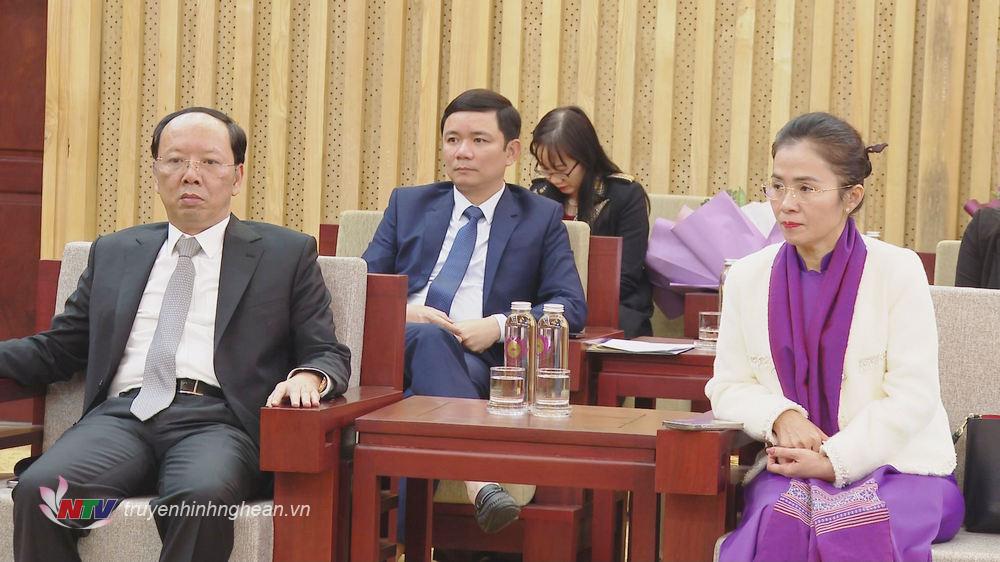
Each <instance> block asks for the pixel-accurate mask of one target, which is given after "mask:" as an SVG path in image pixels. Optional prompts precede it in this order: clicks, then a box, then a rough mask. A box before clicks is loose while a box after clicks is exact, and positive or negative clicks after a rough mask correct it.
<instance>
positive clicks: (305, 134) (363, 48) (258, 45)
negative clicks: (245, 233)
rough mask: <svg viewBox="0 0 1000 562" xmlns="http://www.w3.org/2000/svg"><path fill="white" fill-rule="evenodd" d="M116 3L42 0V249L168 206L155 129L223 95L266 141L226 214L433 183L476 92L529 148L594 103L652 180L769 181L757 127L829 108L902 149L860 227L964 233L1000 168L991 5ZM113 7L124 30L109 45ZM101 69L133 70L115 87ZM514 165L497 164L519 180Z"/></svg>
mask: <svg viewBox="0 0 1000 562" xmlns="http://www.w3.org/2000/svg"><path fill="white" fill-rule="evenodd" d="M105 1H107V2H108V3H109V5H110V4H111V0H80V1H75V2H60V3H54V4H53V8H52V9H50V10H49V39H48V40H49V52H48V61H47V63H48V64H47V71H46V73H47V86H46V93H45V95H46V107H47V114H46V137H45V139H46V140H45V149H46V153H45V162H44V167H43V184H44V192H43V232H42V255H43V257H47V258H50V257H58V256H59V255H60V254H61V249H62V246H63V244H64V243H65V242H66V241H68V240H73V239H80V238H93V237H94V236H96V235H97V234H100V233H104V232H109V231H112V230H115V229H119V228H124V227H126V226H129V225H131V224H135V223H140V222H149V221H153V220H160V219H163V218H164V216H165V213H164V211H163V208H162V205H160V204H159V202H158V201H157V202H156V204H154V205H149V204H148V203H149V201H150V199H149V198H150V195H149V193H148V192H147V193H144V192H142V191H141V189H142V186H143V185H145V186H146V189H148V186H149V185H151V183H150V182H149V180H148V177H147V175H148V174H149V173H150V171H149V167H148V162H149V159H148V154H147V152H146V150H147V149H146V147H147V146H148V142H149V136H150V134H151V133H152V130H151V126H152V124H155V121H156V119H158V118H159V117H160V116H162V115H163V114H165V113H167V112H169V111H173V110H175V109H177V108H178V105H179V104H181V103H182V101H181V100H182V99H183V100H184V103H199V104H214V105H218V106H220V107H225V108H229V110H230V111H231V112H232V115H233V117H234V118H235V119H236V120H237V122H239V123H241V124H242V125H243V126H244V128H246V129H247V132H248V135H249V137H250V138H251V139H253V140H255V141H256V142H252V143H251V145H250V146H249V148H248V151H247V152H248V156H247V173H246V175H245V177H246V184H245V186H244V189H243V192H242V193H241V194H240V195H239V196H238V197H237V198H236V199H235V200H234V204H233V207H234V211H235V212H236V214H237V216H240V217H245V218H250V219H255V220H267V221H271V222H277V223H285V224H291V225H295V226H296V227H299V228H301V229H303V230H304V231H306V232H309V233H312V234H316V233H317V232H318V228H319V224H321V223H326V222H336V220H337V217H338V216H339V213H340V212H341V211H343V210H346V209H358V208H380V207H382V206H383V205H384V204H385V201H386V198H387V197H388V194H389V192H390V190H391V189H392V187H393V186H395V185H405V184H416V183H426V182H429V181H433V180H435V179H442V168H441V166H440V155H439V139H438V136H439V135H438V120H439V118H440V111H441V108H443V107H444V105H445V104H447V102H448V101H449V100H450V99H451V98H452V97H453V96H454V95H456V94H457V93H459V92H461V91H462V90H464V89H466V88H469V87H478V86H485V87H491V88H493V89H496V90H498V91H500V92H501V93H503V94H504V95H506V96H507V97H509V98H510V99H511V100H513V101H514V102H515V104H517V105H518V106H519V107H523V108H529V109H528V111H526V112H524V113H523V115H522V118H523V127H522V131H523V134H522V141H525V142H526V141H528V140H530V132H531V130H532V129H533V128H534V125H535V123H536V122H537V119H538V118H539V117H540V116H541V115H542V114H544V113H545V112H547V111H548V110H549V109H551V108H552V107H554V106H557V105H566V104H577V105H580V106H582V107H583V108H584V109H585V110H586V111H587V112H588V113H590V114H591V116H592V118H593V120H594V122H595V123H596V124H597V125H598V132H599V134H600V136H601V138H602V139H605V140H606V141H607V142H608V143H609V145H608V146H607V147H606V149H607V150H608V152H609V153H610V154H611V155H612V156H613V159H614V160H615V161H616V162H617V163H618V164H619V165H620V166H622V167H623V168H624V169H625V170H626V171H628V172H633V173H636V174H638V179H639V181H641V182H642V183H643V185H645V186H646V187H647V189H648V190H649V191H650V192H654V193H691V194H704V195H712V194H714V193H716V192H718V191H719V190H721V189H727V188H746V189H748V190H749V191H750V194H751V197H752V198H759V195H758V194H757V193H756V191H757V190H756V189H755V186H754V185H750V184H751V183H755V182H757V181H759V180H760V178H762V177H763V176H765V175H766V174H767V173H768V170H766V169H761V168H764V167H765V166H766V162H768V161H769V155H768V151H769V148H770V146H769V141H770V139H766V138H765V135H767V134H770V135H773V133H774V132H776V131H777V129H778V128H780V127H781V126H782V125H783V124H784V123H785V122H786V121H787V119H788V118H790V117H791V116H793V114H794V112H798V111H803V110H806V109H808V110H817V111H820V110H834V109H835V110H837V111H838V112H840V113H841V114H842V116H843V117H845V118H847V119H849V120H850V121H851V122H852V123H853V124H854V125H855V126H856V127H857V128H858V129H859V130H860V131H862V133H864V134H866V138H865V141H866V142H868V143H875V142H888V143H889V145H890V148H889V149H888V151H887V152H885V153H883V154H882V155H878V156H873V159H879V160H878V161H877V167H878V168H879V169H880V170H884V173H881V172H880V173H879V174H878V175H877V176H875V177H874V179H873V181H872V182H870V184H869V186H868V187H869V193H870V194H872V195H873V197H871V198H869V199H868V201H867V202H866V205H869V206H875V208H874V209H869V211H868V212H867V213H866V219H867V221H866V224H865V227H866V228H867V229H870V230H882V231H883V237H884V238H885V239H887V240H889V241H891V242H894V243H898V244H905V245H908V246H910V247H913V248H916V249H920V250H932V249H933V248H934V245H935V244H936V242H937V241H938V240H940V239H946V238H957V237H958V236H960V235H961V228H962V227H963V225H964V224H966V222H967V220H966V217H965V216H964V214H963V211H962V210H961V204H962V203H963V202H964V201H965V200H966V199H967V198H969V197H976V198H978V199H980V200H983V199H988V198H990V197H991V196H992V193H993V189H994V188H995V186H996V185H997V184H998V183H1000V172H998V170H997V169H996V167H995V165H994V162H995V161H996V156H995V155H996V154H997V153H998V152H1000V146H998V144H1000V141H998V137H1000V135H998V131H997V125H996V122H997V119H998V118H1000V101H998V100H1000V97H998V96H997V95H996V89H997V86H998V80H997V67H998V60H997V53H998V50H1000V44H998V37H997V28H998V26H1000V0H977V1H976V2H975V3H973V0H919V1H918V0H894V1H893V2H884V1H875V0H872V1H870V2H869V1H867V0H866V1H863V2H862V1H858V2H854V3H851V4H850V5H849V6H847V7H844V6H840V7H838V5H837V4H836V3H835V2H827V1H819V0H735V1H730V0H714V1H713V0H476V1H466V0H344V1H342V2H327V1H325V0H229V1H228V2H222V1H221V0H136V1H135V2H131V1H129V2H124V3H120V4H121V5H120V7H116V8H115V9H114V10H112V9H110V8H109V10H108V13H107V14H105V11H104V2H105ZM115 6H118V4H115ZM303 14H305V17H308V21H307V22H302V21H296V18H301V17H303ZM109 18H110V19H109ZM154 18H155V21H149V20H153V19H154ZM920 18H923V21H921V19H920ZM103 20H107V21H103ZM70 22H72V25H71V24H70ZM80 22H86V23H87V25H83V24H82V23H80ZM265 23H266V26H265V27H260V28H258V26H261V25H263V24H265ZM109 25H117V26H121V29H120V30H115V31H116V35H117V32H118V31H120V38H121V39H120V45H118V46H117V47H116V48H113V49H108V48H105V49H104V50H103V51H102V50H101V44H102V37H101V34H102V29H108V26H109ZM192 25H193V26H194V27H191V26H192ZM185 26H187V27H185ZM255 28H256V33H267V34H268V36H267V37H256V36H255ZM111 29H114V28H113V27H112V28H111ZM186 29H194V30H196V33H194V35H193V37H190V38H188V37H186V36H185V35H184V32H185V30H186ZM295 30H307V31H295ZM296 33H298V34H299V35H296ZM303 33H307V34H308V38H307V39H304V40H301V41H291V38H292V37H303V35H302V34H303ZM535 34H537V36H535ZM845 34H846V35H845ZM529 45H530V46H531V47H530V48H531V49H532V50H530V51H528V50H526V49H527V48H528V47H527V46H529ZM935 45H947V46H948V48H947V49H945V48H932V46H935ZM647 46H648V47H647ZM802 46H805V48H806V49H809V51H808V52H807V53H804V54H803V52H802V51H800V50H798V49H800V47H802ZM185 48H194V49H196V52H195V53H186V52H185V51H183V50H182V49H185ZM691 48H693V49H694V52H693V53H692V52H690V51H687V49H691ZM536 49H537V50H536ZM373 50H374V51H375V52H372V51H373ZM144 53H154V55H152V56H151V55H149V54H146V55H144ZM182 55H186V56H182ZM647 56H648V57H650V60H646V58H645V57H647ZM102 57H104V59H105V60H102ZM108 57H112V58H113V60H108ZM191 61H193V62H191ZM183 64H193V65H194V68H193V69H190V68H188V69H185V70H186V72H181V69H180V67H181V66H182V65H183ZM102 65H103V68H114V69H116V70H117V71H118V73H119V75H120V79H119V80H117V81H113V82H110V83H111V84H113V85H114V86H113V87H112V88H109V89H107V90H106V91H104V92H102V90H101V89H100V86H99V85H100V83H101V71H102V70H101V69H102ZM299 65H301V66H299ZM302 68H304V69H305V70H304V71H301V70H297V69H302ZM566 69H570V71H566ZM647 72H652V76H648V75H646V73H647ZM220 73H221V74H220ZM880 73H884V74H880ZM293 76H297V77H300V78H299V79H302V80H305V81H306V84H304V85H296V86H295V87H292V86H291V84H290V80H292V79H293ZM190 77H193V79H194V80H195V82H196V83H195V84H185V83H184V80H187V79H192V78H190ZM803 77H804V81H803V79H802V78H803ZM720 84H723V85H724V86H721V88H724V89H723V90H721V91H723V94H722V95H721V97H720V95H719V91H720ZM220 85H225V87H220ZM182 91H183V92H186V93H185V94H184V97H183V98H182V94H181V92H182ZM886 91H888V92H889V94H888V95H885V92H886ZM102 93H103V95H109V96H114V99H109V100H101V99H100V96H101V95H102ZM912 100H916V101H915V102H914V101H912ZM102 106H107V107H113V108H115V110H116V112H115V116H114V118H108V119H103V118H102V116H101V115H100V111H101V109H100V108H101V107H102ZM151 114H153V115H155V119H152V120H151V118H150V115H151ZM303 114H304V115H306V116H307V118H306V119H302V118H301V116H302V115H303ZM869 133H870V135H878V138H868V136H870V135H869ZM414 138H415V139H417V140H416V141H415V142H414V141H413V140H411V139H414ZM99 139H102V140H100V141H99ZM301 139H304V141H303V142H299V141H300V140H301ZM765 141H766V142H765ZM99 142H100V143H101V147H102V148H101V151H102V154H103V153H107V147H108V143H115V144H114V145H112V151H111V152H110V154H111V155H112V156H114V155H115V154H116V153H115V152H114V147H117V157H116V158H112V160H111V162H112V164H111V165H110V168H108V169H110V170H112V171H113V172H112V173H110V174H104V175H101V176H98V173H97V170H98V165H97V164H98V162H97V161H98V152H97V146H98V143H99ZM298 151H301V153H298ZM255 155H259V160H260V163H261V166H263V168H261V169H258V170H257V173H251V172H252V169H253V168H254V166H255V162H254V159H255V158H254V156H255ZM525 164H528V165H530V163H529V162H527V161H526V160H525V161H522V163H521V165H520V166H515V167H512V169H511V171H510V173H509V174H508V179H510V180H512V181H518V180H520V182H521V183H524V182H525V181H527V178H525V177H520V176H519V174H520V173H522V172H524V171H525V170H527V169H530V168H528V167H526V166H525ZM297 165H302V166H304V167H305V169H304V170H297V169H295V168H293V166H297ZM109 192H110V193H111V194H112V196H114V199H113V200H111V201H113V204H112V205H103V204H102V205H100V206H98V205H97V204H96V201H97V198H98V194H99V193H100V194H106V193H109ZM103 196H104V195H102V197H103ZM154 199H155V198H154ZM300 199H301V205H300V204H299V200H300ZM251 201H253V202H254V204H253V205H251V204H250V202H251ZM942 217H943V218H944V220H942Z"/></svg>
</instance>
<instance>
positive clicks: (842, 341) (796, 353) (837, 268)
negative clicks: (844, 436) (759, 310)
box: [767, 218, 868, 436]
mask: <svg viewBox="0 0 1000 562" xmlns="http://www.w3.org/2000/svg"><path fill="white" fill-rule="evenodd" d="M867 254H868V250H867V248H865V242H864V239H863V238H862V237H861V233H860V232H858V229H857V228H856V227H855V226H854V219H851V218H848V219H847V226H845V227H844V232H843V233H842V234H841V235H840V239H839V240H837V245H836V246H835V247H834V249H833V253H832V254H831V256H830V261H829V265H828V266H827V269H826V271H825V272H824V274H823V280H822V284H821V285H820V290H819V295H818V297H819V298H817V299H815V300H813V301H812V302H810V303H808V306H811V307H812V310H811V311H810V312H811V314H810V315H809V317H810V322H809V325H808V326H807V325H806V321H805V318H806V316H805V314H804V310H803V307H804V306H805V303H803V298H802V285H801V279H800V275H801V270H800V265H799V257H798V253H797V251H796V249H795V246H792V245H791V244H789V243H787V242H786V243H785V244H784V245H782V247H781V249H779V250H778V255H777V257H776V258H775V260H774V265H773V266H772V268H771V288H770V291H769V294H768V298H767V305H768V306H767V325H768V330H769V331H770V343H771V357H772V358H773V359H774V367H775V370H777V372H778V380H779V381H780V382H781V391H782V392H783V393H784V395H785V397H786V398H788V399H789V400H794V401H795V402H797V403H798V404H800V405H801V406H802V407H804V408H805V409H806V410H807V411H808V412H809V420H810V421H811V422H813V423H814V424H816V425H817V426H818V427H819V428H820V429H821V430H823V432H824V433H826V434H827V435H830V436H832V435H834V434H835V433H837V432H838V431H839V430H840V424H839V423H837V414H838V412H839V411H840V385H841V381H842V377H843V372H844V354H845V353H846V352H847V338H848V335H849V334H850V332H851V320H852V318H853V316H854V303H855V301H856V300H857V297H858V285H859V284H860V283H861V273H862V272H863V271H864V268H865V256H866V255H867Z"/></svg>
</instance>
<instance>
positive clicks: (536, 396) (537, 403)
mask: <svg viewBox="0 0 1000 562" xmlns="http://www.w3.org/2000/svg"><path fill="white" fill-rule="evenodd" d="M542 311H543V312H544V314H542V317H541V318H539V319H538V330H537V331H538V339H537V341H536V342H535V345H536V348H535V349H536V352H537V353H536V354H537V356H538V360H537V369H538V370H537V374H536V375H535V383H534V389H533V391H532V392H533V394H532V400H531V413H532V414H534V415H537V416H549V417H563V416H568V415H569V413H570V405H569V322H567V321H566V317H565V316H563V305H561V304H546V305H544V306H543V307H542Z"/></svg>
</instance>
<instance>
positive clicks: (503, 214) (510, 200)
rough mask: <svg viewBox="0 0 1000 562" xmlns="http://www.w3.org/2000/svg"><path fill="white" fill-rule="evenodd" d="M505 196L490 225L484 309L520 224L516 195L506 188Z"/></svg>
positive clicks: (484, 285) (501, 197) (484, 286)
mask: <svg viewBox="0 0 1000 562" xmlns="http://www.w3.org/2000/svg"><path fill="white" fill-rule="evenodd" d="M504 187H505V189H504V192H503V195H501V196H500V201H497V208H496V211H494V213H493V224H492V225H490V241H489V244H488V245H487V247H486V277H485V278H484V280H483V307H484V309H485V306H486V301H487V299H488V298H489V296H490V291H491V290H492V289H493V280H494V279H495V278H496V273H497V267H499V265H500V258H501V257H502V256H503V252H504V250H505V249H506V248H507V242H508V241H510V236H511V234H513V233H514V229H515V228H516V227H517V223H518V222H519V219H518V217H519V216H520V215H521V206H520V204H519V203H518V202H517V201H516V200H515V197H514V193H513V192H512V191H511V190H510V189H509V188H507V186H504Z"/></svg>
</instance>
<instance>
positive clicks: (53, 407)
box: [0, 242, 406, 561]
mask: <svg viewBox="0 0 1000 562" xmlns="http://www.w3.org/2000/svg"><path fill="white" fill-rule="evenodd" d="M89 249H90V243H89V242H73V243H70V244H67V246H66V249H65V251H64V254H63V259H62V262H61V263H60V262H58V261H44V262H42V266H43V267H42V268H41V269H42V275H40V279H41V280H42V281H43V283H44V281H45V280H46V279H52V278H54V276H55V275H54V273H55V272H56V271H57V272H58V284H57V285H48V286H44V285H43V286H41V287H40V288H39V293H40V294H45V293H46V292H48V294H49V300H48V301H47V302H50V303H51V302H53V301H54V302H55V307H54V308H55V311H54V312H55V313H57V314H58V313H59V312H61V311H62V309H63V303H65V301H66V298H67V297H68V296H69V294H70V293H71V292H72V291H73V290H74V289H75V288H76V286H77V282H78V279H79V277H80V275H81V274H82V272H83V270H84V269H85V267H86V264H87V256H88V252H89ZM319 264H320V268H321V270H322V273H323V277H324V280H325V282H326V285H327V287H328V288H329V289H330V293H331V296H332V303H331V307H330V308H331V311H332V312H333V316H334V321H335V322H336V326H337V337H338V338H339V339H340V341H342V342H343V343H345V344H346V345H347V346H348V347H349V348H350V349H351V352H352V357H351V379H350V384H349V389H348V391H347V393H346V394H345V396H344V397H342V398H338V399H336V400H333V401H330V402H325V403H324V404H323V405H322V406H321V407H320V408H316V409H309V410H304V409H293V408H270V409H263V410H262V416H261V467H262V468H263V469H264V470H269V471H273V472H275V494H274V498H275V499H274V501H273V502H272V501H271V500H259V501H256V502H253V503H252V504H250V506H251V508H254V509H255V510H256V511H253V510H250V511H246V510H244V511H241V513H240V514H239V516H238V517H237V518H236V519H235V541H234V548H233V552H232V555H231V560H239V561H245V560H246V561H249V560H259V561H269V560H272V558H273V559H275V560H304V559H327V560H330V559H338V558H339V557H340V556H339V555H338V552H340V547H342V546H345V545H344V541H343V540H339V541H338V537H336V536H335V534H334V529H335V519H336V518H337V517H338V512H339V511H340V508H339V507H338V505H337V503H336V496H337V494H336V491H337V489H338V487H339V486H340V479H339V474H340V472H341V471H342V470H343V469H342V466H341V465H342V464H345V463H346V462H349V461H343V460H341V458H340V455H339V454H338V452H339V451H340V450H341V445H342V440H341V438H340V436H341V430H342V429H349V427H350V425H351V423H352V422H353V419H354V417H357V416H358V415H361V414H363V413H365V412H367V411H371V410H373V409H376V408H380V407H382V406H383V405H385V404H389V403H391V402H392V401H395V400H399V399H401V398H402V392H401V389H402V338H403V334H402V330H401V329H400V330H397V331H393V330H391V329H384V328H382V326H393V325H401V324H402V321H403V317H404V315H405V308H404V307H405V298H406V282H405V277H402V276H396V275H368V273H367V267H366V266H365V263H364V261H363V260H361V259H359V258H331V257H320V258H319ZM52 293H55V297H54V299H53V298H52ZM50 310H51V309H50ZM49 316H50V317H51V314H50V315H49ZM366 324H370V325H377V326H380V329H379V331H378V333H377V334H375V331H374V330H370V331H369V332H367V333H366V331H365V325H366ZM366 334H367V338H366ZM374 346H378V350H377V351H378V353H375V352H368V353H365V350H366V349H374ZM362 381H364V382H365V383H366V385H361V383H362ZM373 384H376V385H379V384H380V385H381V386H369V385H373ZM31 393H36V394H37V398H38V401H39V404H40V403H41V401H42V400H44V425H43V426H42V427H38V426H24V427H22V428H21V430H20V431H21V433H22V434H23V439H21V440H20V442H16V443H15V442H13V441H11V440H10V439H8V440H5V441H3V442H0V446H11V445H20V444H26V443H37V442H38V441H39V438H41V449H42V450H45V449H48V448H49V447H50V446H51V445H52V443H54V442H55V440H56V439H58V438H59V436H60V435H62V433H63V432H64V431H66V429H68V428H69V427H70V426H71V425H72V424H73V423H74V422H75V421H76V420H77V419H78V418H79V416H80V412H81V411H82V409H83V394H84V385H83V379H82V377H79V376H77V377H75V378H74V379H72V380H70V381H68V382H64V383H56V384H51V385H48V387H47V388H45V389H35V390H29V389H23V388H21V387H19V386H18V385H16V383H13V382H12V381H8V380H0V400H10V399H13V398H18V397H22V396H29V395H30V394H31ZM38 411H39V417H41V415H42V411H41V408H39V409H38ZM36 421H41V420H40V419H39V420H36ZM289 428H291V429H289ZM289 431H294V432H295V434H296V435H297V436H298V437H299V440H298V441H296V442H295V447H297V449H296V451H295V454H294V455H288V452H287V451H286V450H284V449H285V448H287V447H288V445H286V444H287V443H288V441H289V440H288V439H287V436H288V434H289ZM344 433H345V435H346V436H347V437H346V438H345V439H344V444H346V445H348V446H349V445H350V444H351V441H350V439H351V437H352V436H353V434H352V433H351V432H350V431H345V432H344ZM331 452H332V454H331ZM348 474H349V471H348ZM149 499H150V498H149V497H136V498H128V499H126V500H124V502H123V503H122V504H121V505H120V506H119V508H118V509H117V510H116V511H115V512H114V514H113V515H112V519H111V523H110V524H109V525H108V526H107V527H105V528H102V529H99V530H97V531H94V532H92V533H91V534H90V535H89V536H87V537H84V538H82V539H81V540H80V542H79V548H80V555H81V558H82V559H83V560H94V561H97V560H101V561H103V560H155V559H157V558H158V556H159V551H160V546H161V543H160V538H159V535H158V534H157V531H156V525H155V523H154V521H153V520H152V519H147V518H145V517H143V516H142V515H140V514H141V513H142V512H141V510H140V509H139V508H140V507H141V504H144V503H148V501H149ZM128 504H132V507H131V509H128ZM297 504H307V505H308V506H309V513H308V515H306V516H302V517H280V518H275V519H272V518H271V516H270V514H269V512H270V511H271V510H272V509H273V506H274V505H281V506H283V509H284V510H285V511H286V512H290V508H291V506H292V505H297ZM12 516H13V500H12V497H11V490H10V489H8V488H3V489H0V560H13V543H12V538H13V517H12ZM343 552H346V550H344V551H343Z"/></svg>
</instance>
